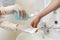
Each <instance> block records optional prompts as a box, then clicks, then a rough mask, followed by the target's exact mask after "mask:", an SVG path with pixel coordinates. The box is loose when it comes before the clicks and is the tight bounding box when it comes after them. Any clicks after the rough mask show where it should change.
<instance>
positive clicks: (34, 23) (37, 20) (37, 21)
mask: <svg viewBox="0 0 60 40" xmlns="http://www.w3.org/2000/svg"><path fill="white" fill-rule="evenodd" d="M39 21H40V17H39V16H37V17H36V18H35V19H34V20H33V21H32V22H31V26H32V27H34V28H37V25H38V23H39Z"/></svg>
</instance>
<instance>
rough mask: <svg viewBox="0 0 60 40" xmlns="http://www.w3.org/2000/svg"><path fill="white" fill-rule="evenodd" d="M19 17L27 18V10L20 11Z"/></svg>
mask: <svg viewBox="0 0 60 40" xmlns="http://www.w3.org/2000/svg"><path fill="white" fill-rule="evenodd" d="M19 16H20V17H22V18H25V17H26V11H25V10H19Z"/></svg>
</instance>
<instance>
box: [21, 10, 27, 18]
mask: <svg viewBox="0 0 60 40" xmlns="http://www.w3.org/2000/svg"><path fill="white" fill-rule="evenodd" d="M22 12H23V18H25V17H26V11H25V10H22Z"/></svg>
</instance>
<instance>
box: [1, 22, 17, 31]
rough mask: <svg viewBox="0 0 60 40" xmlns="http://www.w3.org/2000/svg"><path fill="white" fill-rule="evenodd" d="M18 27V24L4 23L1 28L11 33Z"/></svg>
mask: <svg viewBox="0 0 60 40" xmlns="http://www.w3.org/2000/svg"><path fill="white" fill-rule="evenodd" d="M16 26H17V24H14V23H11V22H9V21H3V22H2V23H1V24H0V27H1V28H3V29H6V30H10V31H16Z"/></svg>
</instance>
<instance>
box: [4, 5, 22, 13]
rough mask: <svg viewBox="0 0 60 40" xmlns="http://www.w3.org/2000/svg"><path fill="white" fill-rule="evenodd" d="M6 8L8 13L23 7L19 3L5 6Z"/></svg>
mask: <svg viewBox="0 0 60 40" xmlns="http://www.w3.org/2000/svg"><path fill="white" fill-rule="evenodd" d="M4 10H5V11H6V13H11V11H12V10H16V11H17V12H18V11H19V10H21V8H20V7H19V6H18V5H11V6H7V7H5V8H4Z"/></svg>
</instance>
